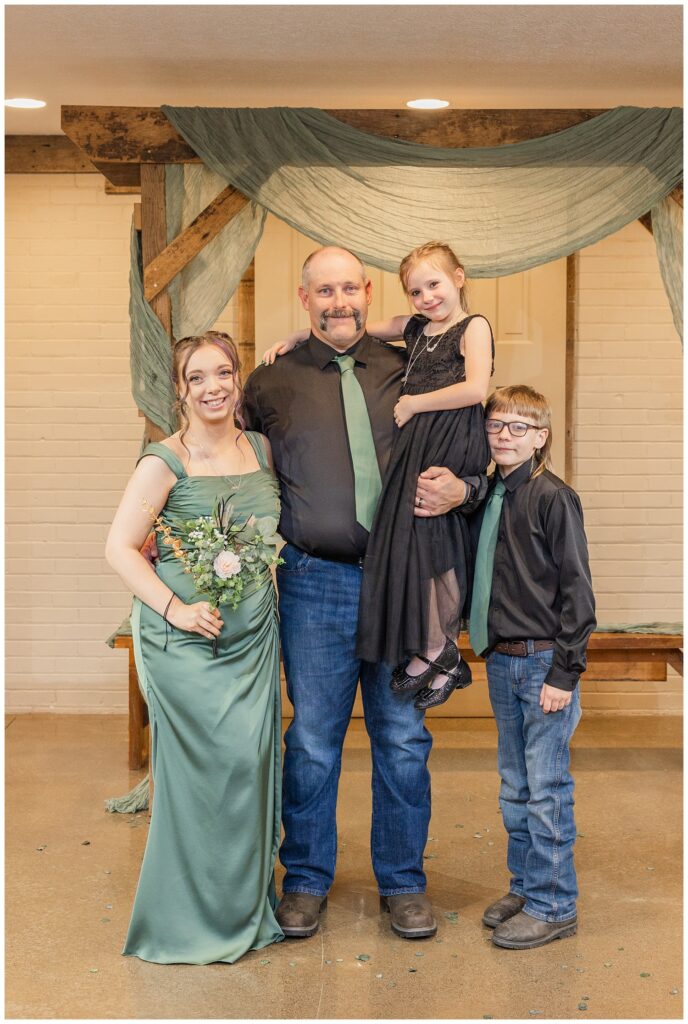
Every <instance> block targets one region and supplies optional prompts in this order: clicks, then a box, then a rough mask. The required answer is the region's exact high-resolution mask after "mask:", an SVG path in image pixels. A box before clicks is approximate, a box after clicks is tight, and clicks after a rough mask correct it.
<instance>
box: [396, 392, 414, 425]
mask: <svg viewBox="0 0 688 1024" xmlns="http://www.w3.org/2000/svg"><path fill="white" fill-rule="evenodd" d="M415 415H416V410H415V409H414V407H413V397H412V396H411V395H402V396H401V398H400V399H399V401H398V402H397V404H396V405H395V406H394V422H395V423H396V425H397V426H398V427H403V426H404V424H405V423H408V421H409V420H412V419H413V417H414V416H415Z"/></svg>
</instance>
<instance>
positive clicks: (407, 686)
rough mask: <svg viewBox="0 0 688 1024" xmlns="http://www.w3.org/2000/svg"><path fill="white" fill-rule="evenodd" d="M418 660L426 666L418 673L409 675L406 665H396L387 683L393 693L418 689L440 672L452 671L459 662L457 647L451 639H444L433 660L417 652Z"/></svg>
mask: <svg viewBox="0 0 688 1024" xmlns="http://www.w3.org/2000/svg"><path fill="white" fill-rule="evenodd" d="M416 657H417V658H419V659H420V661H424V662H425V664H426V665H427V666H428V667H427V668H426V669H425V671H424V672H421V673H420V675H417V676H410V675H409V674H408V672H407V671H406V668H407V667H408V666H403V665H398V666H397V667H396V668H395V669H394V672H392V679H391V682H390V684H389V688H390V690H392V691H393V692H394V693H404V692H405V691H407V690H420V688H421V687H422V686H427V685H428V683H431V682H432V680H433V679H434V678H435V676H437V675H439V674H440V673H441V672H452V671H453V670H454V669H455V668H456V666H457V665H458V664H459V648H458V647H457V646H456V644H455V643H454V641H453V640H447V641H445V644H444V647H443V648H442V650H441V651H440V653H439V654H438V655H437V657H436V658H435V660H434V661H430V659H429V658H426V657H425V655H424V654H417V655H416Z"/></svg>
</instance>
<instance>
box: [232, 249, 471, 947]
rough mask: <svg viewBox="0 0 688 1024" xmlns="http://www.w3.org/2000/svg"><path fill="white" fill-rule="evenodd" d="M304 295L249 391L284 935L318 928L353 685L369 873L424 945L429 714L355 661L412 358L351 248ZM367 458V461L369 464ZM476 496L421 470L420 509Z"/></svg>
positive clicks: (325, 259)
mask: <svg viewBox="0 0 688 1024" xmlns="http://www.w3.org/2000/svg"><path fill="white" fill-rule="evenodd" d="M299 295H300V298H301V302H302V304H303V306H304V308H305V309H307V310H308V313H309V317H310V321H311V334H310V337H309V338H308V340H307V341H306V342H305V344H303V345H301V346H300V347H298V348H296V349H294V350H293V351H292V352H290V353H289V354H288V355H286V356H283V357H282V358H280V359H279V360H278V361H277V363H275V365H273V366H260V367H258V368H257V369H256V370H255V371H254V372H253V373H252V374H251V376H250V378H249V380H248V382H247V385H246V411H247V421H248V425H249V426H250V427H252V428H253V429H256V430H260V431H262V432H263V433H264V434H266V435H267V437H268V438H269V440H270V445H271V447H272V453H273V457H274V461H275V468H276V471H277V475H278V477H279V480H280V487H281V499H282V514H281V519H280V527H279V529H280V533H281V535H282V536H283V537H284V539H285V540H286V541H287V544H286V546H285V547H284V548H283V550H282V552H281V555H282V557H283V558H284V560H285V564H284V565H282V566H280V567H279V569H278V573H277V581H278V587H279V592H280V630H281V641H282V654H283V658H284V666H285V672H286V677H287V692H288V694H289V699H290V700H291V702H292V704H293V705H294V718H293V721H292V723H291V725H290V726H289V728H288V729H287V732H286V735H285V747H286V752H285V759H284V796H283V821H284V831H285V836H284V842H283V843H282V847H281V849H280V859H281V861H282V863H283V865H284V867H285V869H286V876H285V879H284V886H283V899H282V902H281V904H280V907H279V909H278V912H277V919H278V921H279V923H280V925H281V927H282V929H283V930H284V932H285V934H286V935H288V936H299V937H306V936H308V935H312V934H314V932H315V931H317V928H318V914H319V912H320V910H321V908H322V907H323V906H324V905H325V901H326V897H327V893H328V891H329V889H330V886H331V885H332V881H333V878H334V869H335V861H336V851H337V827H336V803H337V787H338V783H339V773H340V768H341V754H342V745H343V742H344V736H345V734H346V730H347V727H348V724H349V720H350V718H351V712H352V709H353V703H354V699H355V696H356V689H357V686H358V681H359V678H360V682H361V691H362V697H363V707H364V715H365V722H366V728H367V730H368V734H369V736H370V743H371V752H372V761H373V778H372V790H373V822H372V832H371V851H372V860H373V869H374V871H375V876H376V879H377V883H378V888H379V891H380V896H381V902H382V904H383V909H387V910H389V911H390V912H391V922H392V928H393V929H394V931H395V932H397V933H398V934H400V935H402V936H404V937H405V938H421V937H425V936H430V935H434V934H435V932H436V930H437V923H436V921H435V918H434V916H433V913H432V910H431V907H430V904H429V901H428V900H427V898H426V896H425V895H424V893H425V884H426V879H425V873H424V871H423V851H424V849H425V845H426V842H427V832H428V824H429V820H430V776H429V772H428V770H427V759H428V756H429V753H430V747H431V743H432V739H431V736H430V734H429V732H428V731H427V729H426V728H425V725H424V721H423V715H422V713H421V712H419V711H417V710H416V709H414V707H413V705H412V703H411V702H410V701H407V700H400V699H399V697H398V696H395V695H394V694H393V693H392V692H391V691H390V688H389V680H390V671H391V668H393V667H394V666H387V665H373V664H369V663H367V662H361V661H360V660H359V659H357V658H356V655H355V646H356V630H357V620H358V599H359V592H360V584H361V575H362V572H361V567H362V560H363V556H364V555H365V550H366V543H367V540H368V528H369V522H368V521H367V519H366V516H365V515H364V514H362V511H361V510H362V507H363V504H364V502H363V499H362V498H361V495H362V494H364V491H365V490H366V488H367V496H368V504H369V507H370V496H371V492H370V486H372V484H371V480H372V479H373V478H375V479H377V481H378V486H379V480H380V478H381V477H382V476H383V475H384V471H385V467H386V464H387V460H388V457H389V452H390V449H391V445H392V435H393V429H394V419H393V409H394V406H395V404H396V402H397V400H398V398H399V392H400V388H401V377H402V374H403V370H404V365H405V354H404V352H403V350H402V351H400V350H398V349H395V348H393V347H391V346H389V345H385V344H382V343H381V342H379V341H377V340H375V339H374V338H371V337H370V336H369V335H368V334H366V331H365V323H366V318H367V314H368V306H369V304H370V301H371V283H370V281H369V280H368V279H367V276H366V273H365V268H364V266H363V264H362V263H361V262H360V260H359V259H358V258H357V257H356V256H354V255H353V254H352V253H350V252H348V251H347V250H343V249H336V248H325V249H321V250H318V251H317V252H315V253H313V254H312V255H311V256H310V257H309V258H308V260H307V261H306V263H305V264H304V268H303V280H302V286H301V288H299ZM347 357H352V358H351V359H349V360H348V365H347ZM351 370H353V373H351V372H350V371H351ZM347 372H348V373H349V376H348V379H347V380H346V382H345V377H344V375H345V373H347ZM354 378H355V379H354ZM352 390H353V395H352ZM351 403H353V407H354V408H355V409H357V410H358V411H357V415H356V417H354V416H353V415H352V414H351V408H352V405H351ZM356 403H358V405H356ZM366 412H367V415H366ZM368 421H369V422H368ZM371 438H372V441H371ZM366 451H367V452H368V462H370V461H372V463H373V465H372V466H370V465H367V466H362V463H363V462H365V458H366ZM375 462H377V465H375ZM363 477H365V480H363ZM362 481H363V482H362ZM467 490H468V485H466V484H464V482H463V481H461V480H459V479H457V478H456V477H455V476H454V475H453V474H452V473H450V472H449V471H448V470H446V469H444V468H442V467H434V468H433V469H432V470H431V471H428V472H427V473H426V474H423V478H422V479H419V483H418V491H417V495H416V505H417V510H418V514H419V515H440V514H443V513H446V512H448V511H449V510H451V509H453V508H456V507H458V506H459V505H462V504H463V503H464V502H465V500H466V496H467ZM364 497H365V495H364ZM374 500H375V499H374V492H373V498H372V501H373V506H374Z"/></svg>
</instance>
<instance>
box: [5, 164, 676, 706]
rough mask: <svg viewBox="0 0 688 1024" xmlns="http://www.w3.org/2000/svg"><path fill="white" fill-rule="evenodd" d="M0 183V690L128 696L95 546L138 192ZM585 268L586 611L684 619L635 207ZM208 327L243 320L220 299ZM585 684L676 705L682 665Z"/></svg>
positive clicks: (119, 433)
mask: <svg viewBox="0 0 688 1024" xmlns="http://www.w3.org/2000/svg"><path fill="white" fill-rule="evenodd" d="M6 183H7V201H6V216H7V264H6V265H7V284H6V310H7V334H6V337H7V340H6V357H7V367H6V368H7V441H6V456H7V475H6V481H7V542H8V546H7V561H6V568H7V601H6V607H7V652H8V658H7V675H6V679H7V689H8V696H7V708H8V710H9V711H11V712H21V711H40V710H43V711H45V710H56V711H70V712H77V711H89V712H94V711H102V712H112V711H121V712H123V711H125V709H126V702H127V669H126V656H125V654H124V653H123V652H116V653H115V652H112V651H110V650H109V649H108V648H107V647H106V646H105V645H104V639H105V638H106V637H107V636H108V634H109V633H110V632H112V631H113V630H114V629H115V627H116V626H117V625H118V624H119V622H120V621H121V620H122V618H123V617H124V616H125V614H126V613H127V611H128V607H129V596H128V594H127V593H126V592H125V590H124V588H123V586H122V584H121V583H120V581H119V579H118V578H117V577H116V576H115V575H114V574H113V573H112V572H111V571H110V569H109V568H108V566H107V564H106V563H105V560H104V558H103V546H104V542H105V536H106V533H107V528H108V525H109V522H110V520H111V518H112V514H113V511H114V508H115V506H116V504H117V501H118V500H119V496H120V494H121V492H122V489H123V487H124V484H125V482H126V479H127V477H128V475H129V473H130V472H131V469H132V467H133V464H134V461H135V459H136V456H137V454H138V451H139V446H140V439H141V435H142V420H141V419H140V418H139V417H138V416H137V413H136V409H135V407H134V403H133V401H132V399H131V394H130V388H129V362H128V360H129V356H128V346H129V337H128V336H129V331H128V309H127V307H128V270H129V225H130V218H131V210H132V205H133V203H134V202H135V201H137V199H136V197H134V196H106V195H105V193H104V191H103V183H102V179H101V178H100V177H99V176H98V175H8V176H7V178H6ZM579 269H580V275H579V277H580V296H579V313H580V330H579V335H580V337H579V344H578V348H577V361H576V378H577V388H578V400H577V408H576V418H575V461H574V470H575V479H574V485H575V486H576V487H577V488H578V489H579V491H580V493H581V497H582V500H583V504H584V507H585V510H586V523H587V528H588V535H589V538H590V544H591V552H592V562H593V574H594V581H595V588H596V592H597V598H598V607H599V619H600V622H602V623H605V622H606V623H608V622H619V621H630V622H632V621H636V622H637V621H649V620H652V619H666V620H672V619H679V618H680V615H681V568H680V521H681V520H680V516H681V481H680V475H679V474H680V471H681V464H680V462H681V455H680V422H681V420H680V416H681V412H680V397H681V395H680V387H681V384H680V381H681V355H680V346H679V344H678V340H677V337H676V334H675V331H674V329H673V326H672V324H671V316H670V313H669V310H668V305H667V302H666V298H665V296H664V292H663V289H662V284H661V280H660V277H659V271H658V268H657V259H656V255H655V251H654V243H653V241H652V238H651V237H650V235H649V234H647V233H646V232H645V229H644V228H642V227H641V226H640V225H637V224H636V225H631V226H630V227H628V228H626V229H624V231H622V232H620V233H619V234H618V235H616V236H614V237H613V238H610V239H607V240H606V241H604V242H601V243H599V244H598V245H596V246H593V247H591V248H590V249H587V250H585V251H584V252H583V253H582V254H581V256H580V264H579ZM219 326H220V327H221V328H222V329H225V330H229V331H230V333H231V332H232V331H236V324H235V322H234V319H233V309H232V306H231V305H230V307H228V309H227V310H226V311H225V315H224V316H223V318H222V320H221V322H220V324H219ZM624 442H628V443H627V444H625V443H624ZM584 702H585V704H586V707H588V708H623V709H624V710H629V709H631V710H642V709H656V710H674V709H676V708H678V707H679V706H680V681H679V680H678V677H676V676H674V675H673V674H672V678H671V679H670V680H669V682H668V683H661V682H648V683H633V682H629V683H622V684H611V683H606V682H598V683H595V682H587V681H586V683H585V700H584Z"/></svg>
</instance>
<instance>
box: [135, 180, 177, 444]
mask: <svg viewBox="0 0 688 1024" xmlns="http://www.w3.org/2000/svg"><path fill="white" fill-rule="evenodd" d="M166 246H167V215H166V212H165V165H164V164H141V256H142V262H143V267H144V271H145V268H146V267H147V266H148V264H149V263H151V262H152V261H153V260H154V259H155V257H156V256H158V255H159V254H160V253H161V252H162V251H163V249H164V248H165V247H166ZM150 305H151V307H152V309H153V310H154V311H155V313H156V315H157V317H158V319H159V320H160V323H161V324H162V325H163V327H164V328H165V331H166V332H167V334H168V336H169V338H170V341H171V340H172V306H171V303H170V296H169V294H168V292H167V290H166V289H165V290H164V291H161V292H160V293H159V294H158V295H156V296H155V298H154V299H152V300H151V303H150ZM145 419H146V426H145V429H144V434H143V441H144V444H150V442H151V441H160V440H161V439H162V438H163V437H165V434H164V432H163V431H162V430H161V429H160V428H159V427H158V426H157V425H156V424H155V423H152V422H151V421H150V420H149V419H148V417H145Z"/></svg>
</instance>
